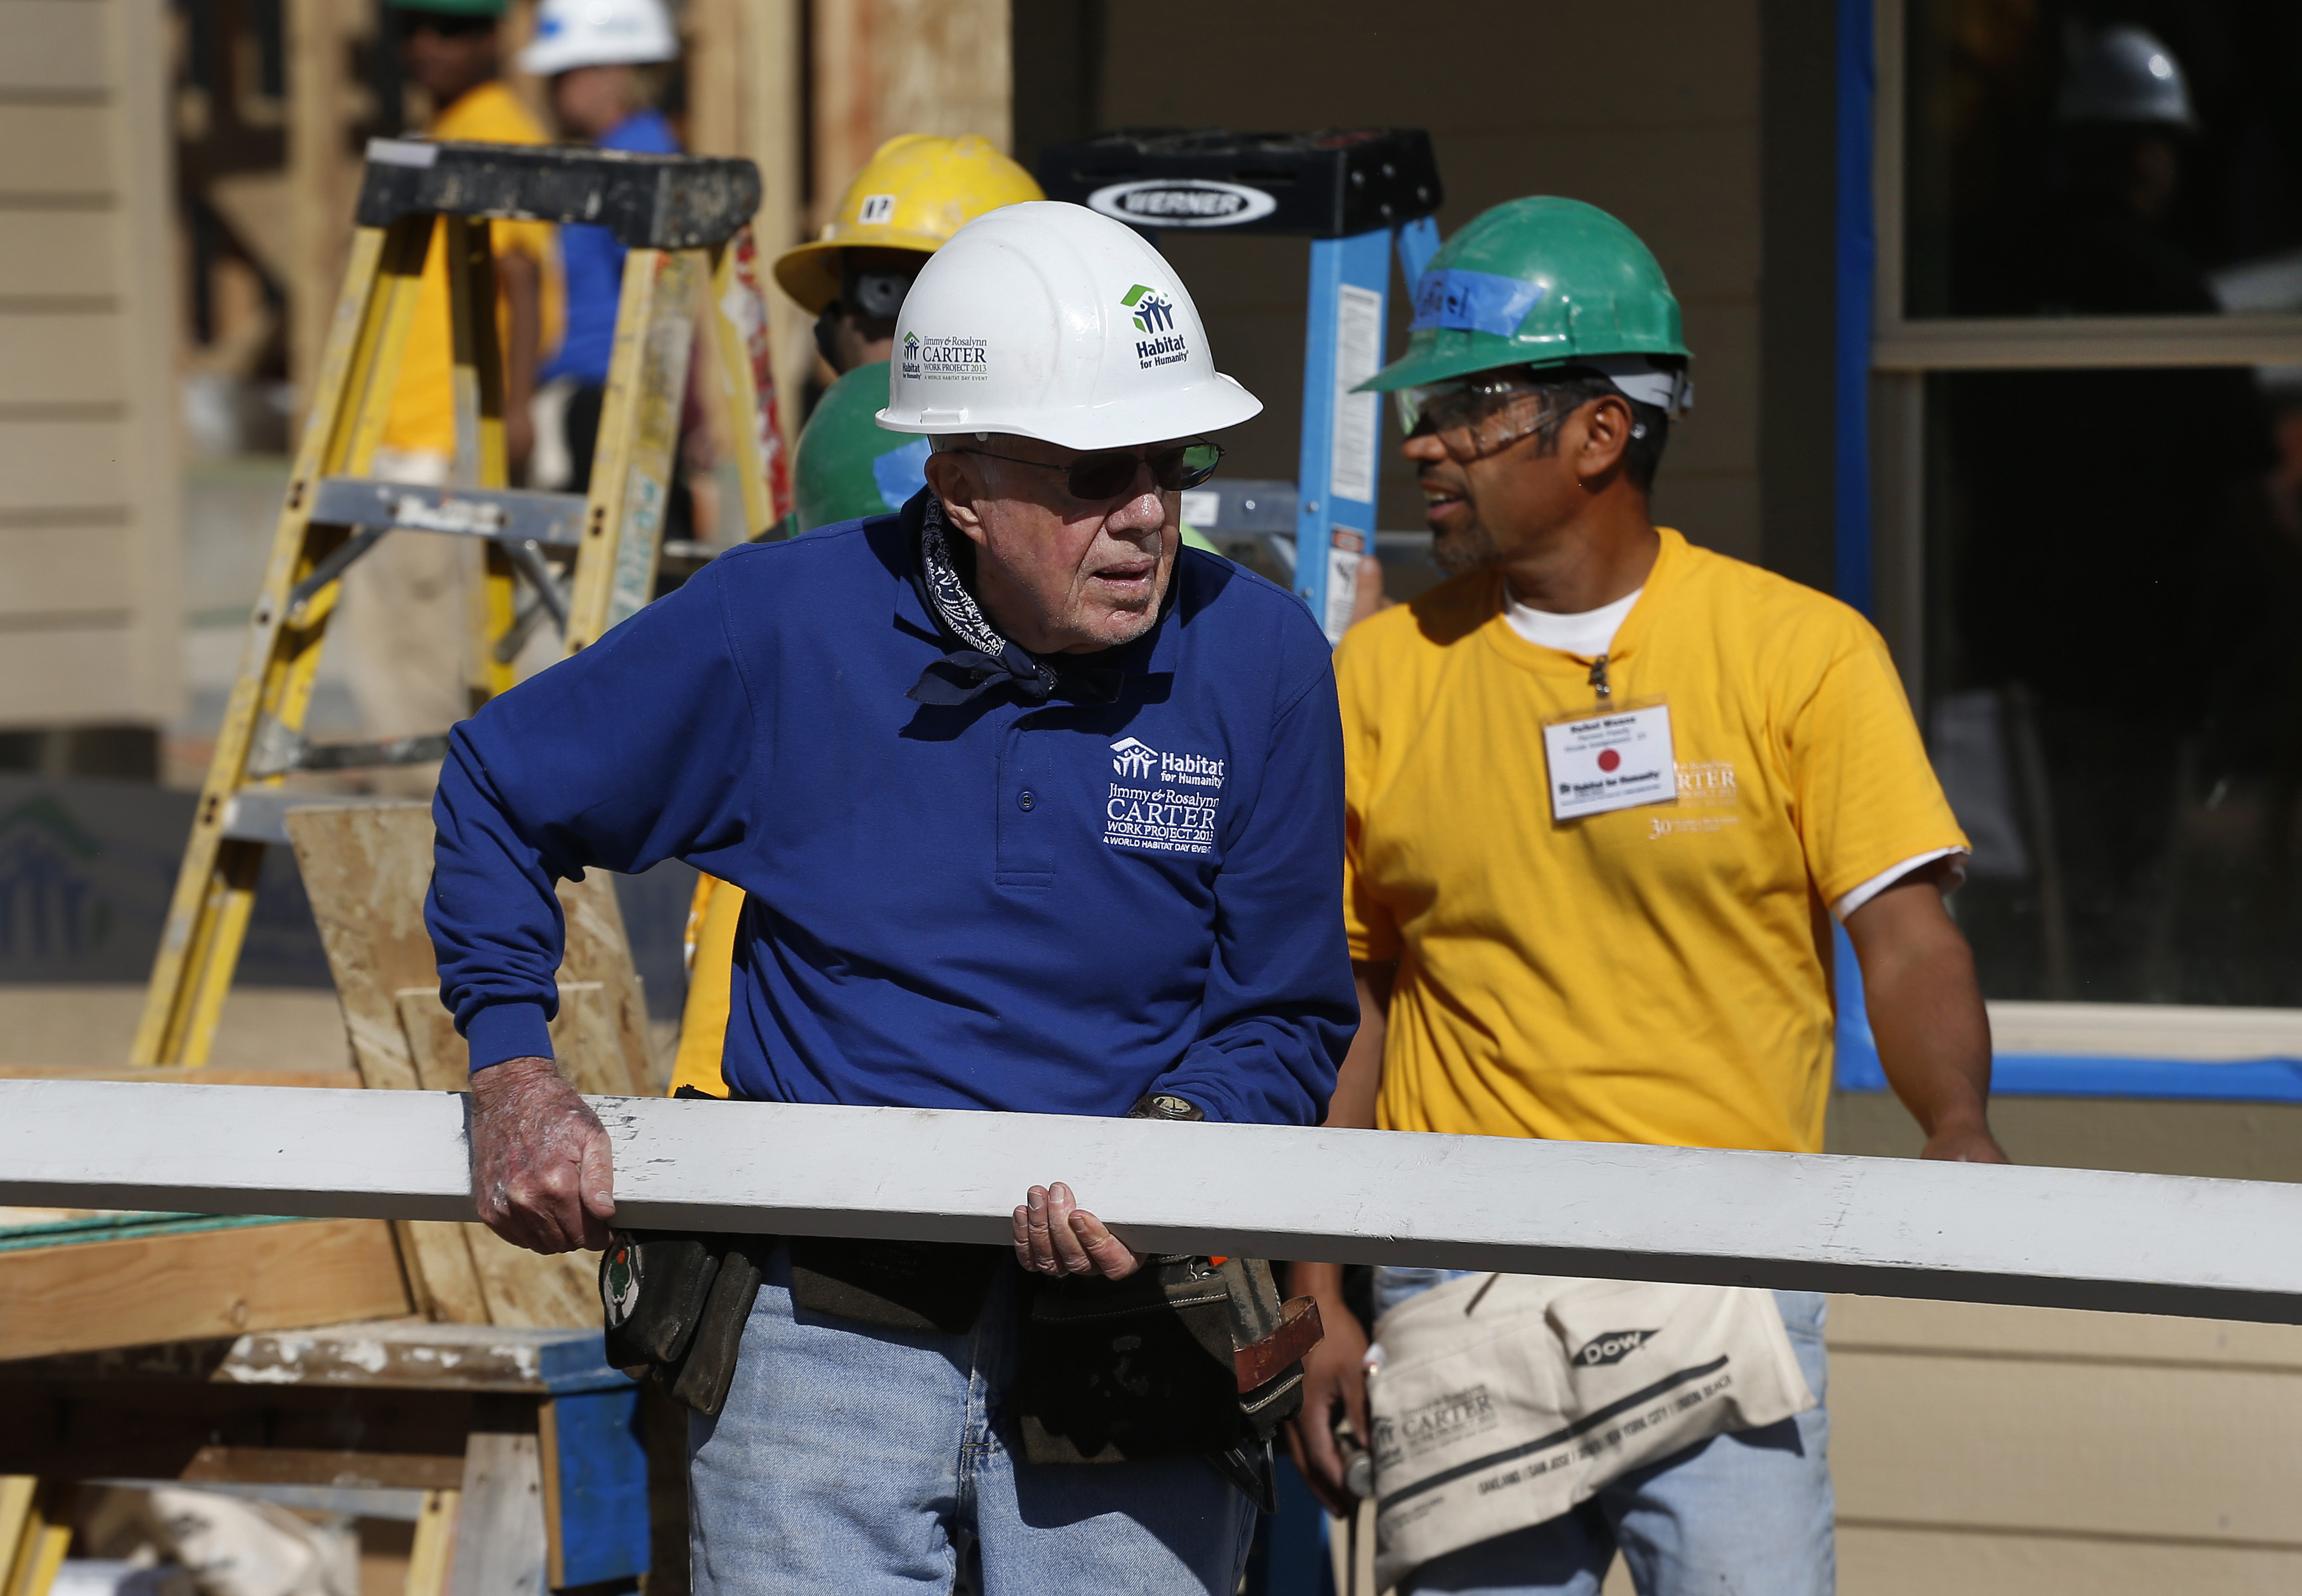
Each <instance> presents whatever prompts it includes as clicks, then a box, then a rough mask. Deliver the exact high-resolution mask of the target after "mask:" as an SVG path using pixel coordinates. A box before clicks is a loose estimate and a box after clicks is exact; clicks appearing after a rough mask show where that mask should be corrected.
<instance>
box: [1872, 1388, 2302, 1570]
mask: <svg viewBox="0 0 2302 1596" xmlns="http://www.w3.org/2000/svg"><path fill="white" fill-rule="evenodd" d="M1829 1396H1830V1408H1831V1434H1830V1453H1831V1466H1832V1473H1833V1474H1834V1475H1835V1476H1836V1481H1837V1491H1838V1508H1839V1511H1840V1512H1841V1513H1843V1514H1844V1515H1845V1516H1848V1517H1850V1518H1855V1519H1868V1520H1878V1521H1893V1522H1897V1523H1903V1524H1940V1525H1957V1526H1961V1527H1964V1528H1968V1529H1979V1530H1995V1531H2004V1532H2008V1533H2045V1534H2054V1535H2062V1536H2097V1535H2098V1536H2115V1537H2126V1536H2143V1537H2156V1538H2160V1539H2168V1540H2179V1541H2193V1542H2200V1543H2214V1542H2217V1541H2227V1542H2231V1543H2236V1544H2242V1545H2256V1546H2269V1545H2277V1546H2282V1547H2285V1548H2287V1549H2289V1550H2294V1551H2298V1552H2302V1506H2298V1504H2297V1502H2296V1500H2295V1492H2294V1441H2293V1437H2294V1435H2295V1433H2296V1432H2297V1431H2298V1429H2302V1380H2297V1379H2296V1378H2295V1377H2294V1376H2293V1375H2292V1374H2290V1373H2259V1372H2256V1371H2253V1370H2244V1369H2240V1370H2215V1371H2203V1370H2193V1369H2179V1368H2176V1369H2169V1368H2160V1367H2133V1366H2129V1365H2116V1364H2100V1363H2083V1364H2079V1363H2051V1362H2042V1361H2024V1362H2015V1361H2010V1360H2005V1359H1994V1358H1961V1357H1911V1356H1908V1355H1904V1354H1895V1353H1853V1354H1842V1355H1840V1356H1837V1357H1834V1358H1833V1359H1832V1360H1831V1369H1830V1392H1829Z"/></svg>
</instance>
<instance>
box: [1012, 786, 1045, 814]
mask: <svg viewBox="0 0 2302 1596" xmlns="http://www.w3.org/2000/svg"><path fill="white" fill-rule="evenodd" d="M1038 801H1039V798H1038V794H1036V793H1034V792H1032V791H1031V789H1030V788H1029V787H1025V788H1024V789H1023V790H1022V791H1021V792H1020V793H1018V794H1015V807H1016V808H1017V809H1020V810H1021V811H1023V812H1024V813H1026V814H1029V812H1030V811H1031V806H1032V805H1033V804H1035V803H1037V802H1038Z"/></svg>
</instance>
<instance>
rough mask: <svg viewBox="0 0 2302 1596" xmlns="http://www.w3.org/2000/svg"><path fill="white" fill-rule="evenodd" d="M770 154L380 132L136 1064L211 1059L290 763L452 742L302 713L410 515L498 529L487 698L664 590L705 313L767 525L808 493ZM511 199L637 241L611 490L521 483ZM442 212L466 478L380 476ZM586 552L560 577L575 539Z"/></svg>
mask: <svg viewBox="0 0 2302 1596" xmlns="http://www.w3.org/2000/svg"><path fill="white" fill-rule="evenodd" d="M759 198H760V177H759V171H758V168H756V167H755V166H753V165H752V163H751V162H749V161H743V160H721V159H713V158H704V157H693V156H679V155H623V154H609V153H602V152H598V151H592V150H576V149H558V148H550V147H531V146H513V145H491V144H457V143H428V142H417V141H412V140H393V139H377V140H374V142H372V143H371V144H370V145H369V146H368V151H367V168H366V173H365V180H364V181H363V183H362V186H361V190H360V198H359V208H358V217H357V220H358V231H357V233H356V234H355V236H354V239H353V243H352V251H351V265H350V267H349V270H348V271H347V273H345V278H344V287H343V292H342V294H341V296H340V298H339V299H338V300H337V303H336V311H335V318H334V320H333V322H332V323H331V325H330V328H329V332H328V342H327V348H326V350H325V352H324V354H323V357H322V359H321V363H320V369H319V376H318V380H317V386H316V389H315V392H314V394H313V396H312V409H311V415H310V418H309V420H308V421H307V423H306V424H305V428H304V436H303V441H302V443H301V445H300V447H299V448H298V451H297V456H296V464H295V472H294V475H293V476H292V477H291V478H290V482H289V484H288V492H287V497H286V500H285V501H284V502H283V504H282V505H281V511H280V520H279V527H278V531H277V532H276V533H274V534H273V543H272V555H271V559H270V562H269V563H268V564H267V565H266V566H265V576H264V587H263V591H262V592H260V593H259V594H258V595H257V597H256V608H255V612H254V615H253V617H252V618H251V620H250V624H249V628H248V646H247V649H246V651H245V652H244V653H243V654H242V656H241V663H240V670H239V678H238V680H237V681H236V682H235V683H234V684H233V686H232V692H231V700H230V702H229V705H228V707H227V708H226V710H225V711H224V718H223V728H222V729H221V730H220V731H219V732H218V734H217V736H216V743H215V752H214V758H213V760H212V761H211V763H210V765H209V768H208V776H207V780H206V784H205V785H203V786H202V787H201V789H200V801H199V806H198V808H197V811H195V816H194V819H193V823H192V834H191V838H190V841H189V844H187V846H186V847H185V850H184V859H183V865H182V868H181V872H180V873H179V875H178V876H177V878H176V890H175V895H174V896H173V898H172V900H171V901H170V903H169V906H168V918H167V921H166V924H165V926H164V928H163V931H162V934H161V938H160V950H159V953H158V955H157V956H156V957H155V960H154V962H153V966H152V982H151V987H150V990H149V992H148V993H147V996H146V999H145V1006H144V1015H143V1019H142V1021H141V1022H140V1023H139V1026H138V1028H137V1032H136V1041H135V1046H134V1051H133V1053H132V1054H131V1062H132V1063H139V1064H174V1065H194V1064H203V1063H206V1062H207V1057H208V1048H209V1044H210V1043H211V1041H212V1040H213V1039H214V1035H215V1029H216V1022H217V1020H218V1018H219V1017H220V1016H221V1014H222V1012H223V1002H224V998H225V995H227V994H228V993H229V991H230V990H231V979H232V973H233V970H235V968H236V967H237V966H238V964H239V953H240V945H241V943H242V942H243V940H244V939H245V937H246V936H247V932H248V917H249V914H250V912H251V911H252V910H253V909H254V907H255V902H256V879H257V877H258V875H259V873H260V872H261V870H262V868H263V863H264V851H265V848H266V847H268V846H273V845H276V844H280V843H282V842H284V841H285V833H284V830H283V829H282V814H283V811H284V809H285V807H286V806H287V804H288V802H290V798H289V794H287V792H286V791H285V790H284V789H283V785H282V784H283V782H284V781H285V779H286V777H288V776H289V775H290V773H291V772H294V771H298V770H322V769H359V768H365V767H372V766H382V765H391V764H407V763H417V762H424V761H428V760H436V759H438V758H440V757H441V754H442V753H443V752H445V750H446V746H447V738H446V728H445V727H442V728H441V733H440V735H434V736H422V737H407V738H399V739H396V740H394V741H392V742H390V743H354V744H338V745H329V744H315V743H311V742H309V741H308V740H307V738H306V737H305V736H304V734H303V725H304V717H305V713H306V710H307V708H308V707H309V705H310V702H311V697H312V688H313V682H314V677H315V673H316V671H317V669H318V666H319V661H320V649H321V645H322V643H323V641H324V639H325V637H326V634H327V627H328V619H329V617H330V615H331V614H332V612H333V610H334V608H335V605H336V602H337V599H338V596H339V594H340V591H341V589H340V581H341V578H342V576H343V574H344V572H345V570H346V569H347V568H349V567H350V565H351V564H352V563H353V561H355V560H357V559H358V558H359V557H360V556H361V555H362V554H365V552H367V550H370V549H372V548H373V547H374V546H375V544H376V542H378V541H379V540H380V539H382V538H383V537H385V536H387V535H396V536H405V535H407V534H408V533H427V534H433V535H450V536H465V537H475V538H479V539H482V540H484V543H485V548H486V558H485V565H486V576H485V583H484V587H483V595H482V602H480V603H479V604H477V605H475V615H474V633H475V635H474V638H473V646H474V659H475V671H474V673H473V682H474V686H473V693H472V696H473V698H474V701H475V702H474V705H473V707H474V708H475V709H476V708H477V707H478V704H479V702H480V701H484V700H485V699H486V698H488V697H490V696H492V695H493V694H495V693H500V692H503V691H504V690H505V689H507V688H508V687H509V686H511V685H512V680H513V677H512V661H513V659H515V657H516V656H517V654H518V653H519V651H520V648H521V646H522V645H523V644H524V643H525V642H526V641H527V639H528V637H529V636H530V635H531V634H532V633H533V630H534V629H535V628H536V627H537V626H540V625H542V623H543V621H544V620H545V619H546V618H547V617H548V618H549V620H550V622H551V623H552V624H554V625H556V626H558V627H559V630H560V632H561V634H562V636H563V637H564V639H565V641H566V644H567V650H568V651H569V652H571V653H572V652H574V651H576V650H577V649H580V648H583V647H584V645H585V644H587V643H591V642H592V640H593V639H595V638H597V637H599V636H600V635H601V634H603V633H605V632H606V631H607V630H608V628H609V627H610V626H614V625H616V623H617V622H618V621H621V620H623V619H625V618H626V617H628V616H630V615H631V614H633V613H634V611H636V610H637V609H640V607H641V606H643V605H644V604H645V603H646V602H647V601H648V600H649V598H650V596H651V593H652V592H653V591H654V586H655V581H656V574H657V567H658V564H659V562H660V559H661V558H662V552H663V529H664V517H665V511H666V508H668V504H669V501H670V494H671V488H672V481H673V478H672V472H673V466H674V460H675V457H676V448H677V444H678V438H679V422H680V412H681V407H682V404H683V401H684V400H685V397H686V392H687V385H688V365H689V359H690V355H691V352H692V351H693V349H694V347H695V342H696V334H697V332H698V330H699V323H700V322H702V323H710V332H711V336H710V339H709V340H708V341H709V343H710V346H711V348H712V349H714V350H716V351H717V365H718V368H719V370H718V374H719V378H720V380H719V381H718V382H705V383H703V384H702V386H703V388H704V390H705V391H706V392H707V393H708V394H709V395H710V401H711V403H712V405H713V407H714V408H715V410H716V411H717V412H718V414H717V417H716V419H717V421H718V434H719V437H720V438H721V440H722V441H724V442H727V443H729V444H730V445H732V447H733V448H734V449H735V453H736V465H737V476H738V478H739V480H740V482H741V484H742V495H743V515H744V525H746V526H749V527H751V528H752V529H754V530H755V531H757V530H764V529H765V528H767V527H769V526H770V525H774V524H775V523H776V522H777V521H778V520H779V519H780V518H781V517H782V516H783V514H784V512H785V510H786V508H788V504H789V497H790V494H789V487H788V475H787V471H786V463H785V459H784V455H783V450H782V446H781V441H780V439H779V438H778V436H777V432H776V423H775V397H774V389H773V386H772V383H771V380H770V378H769V374H768V361H767V354H768V350H767V315H766V307H765V305H764V302H763V300H762V298H761V295H760V272H759V265H758V258H757V256H756V253H755V251H754V249H753V248H752V237H751V231H750V227H749V223H750V219H751V216H752V213H753V212H754V211H755V210H756V209H757V208H758V206H759ZM490 218H500V219H505V220H519V221H542V222H550V223H592V224H595V225H602V226H606V227H608V228H609V229H610V230H611V231H613V232H614V233H615V235H616V237H617V239H618V241H619V242H621V243H623V244H624V245H625V246H626V248H628V250H629V253H628V255H627V256H626V258H625V264H624V279H623V295H622V299H621V302H620V303H619V305H618V310H617V319H616V336H615V346H614V353H613V356H612V358H611V360H610V363H609V371H608V385H607V391H606V393H605V395H604V397H603V400H602V404H601V418H600V433H599V442H598V444H597V447H596V449H595V452H594V455H593V460H592V481H591V488H590V491H589V493H588V494H586V495H584V496H582V497H578V496H576V495H574V494H563V493H541V492H530V491H518V490H515V489H513V488H511V487H510V486H509V475H508V470H507V467H506V456H505V449H504V424H503V367H502V356H501V352H500V349H498V347H497V334H496V316H495V305H496V288H495V261H494V256H493V254H492V253H491V249H490V248H489V240H488V222H489V219H490ZM435 227H436V228H439V229H441V230H444V232H445V235H446V254H447V260H448V283H449V321H450V323H451V327H452V336H453V341H454V350H453V360H454V365H453V390H454V399H455V422H456V461H455V467H454V470H453V472H452V474H451V480H452V482H453V483H454V484H455V485H453V486H450V487H448V488H444V489H442V488H437V487H424V486H416V485H412V484H406V483H391V482H381V481H376V480H374V479H373V478H372V477H371V476H370V475H369V473H370V471H371V469H372V467H373V463H374V455H375V450H376V445H377V441H378V440H379V439H380V438H381V436H382V432H383V427H384V422H385V418H386V416H388V415H389V414H390V411H391V399H392V394H393V391H394V390H395V389H396V388H397V386H398V384H399V365H400V351H401V349H402V347H403V345H404V344H405V342H406V340H407V331H408V327H409V325H410V323H411V321H412V319H413V316H414V313H415V309H416V294H417V285H418V283H419V281H420V280H421V278H422V274H423V270H424V258H425V256H426V254H427V252H428V251H429V249H430V247H431V241H432V236H433V229H434V228H435ZM555 555H557V556H559V558H560V559H563V560H570V561H572V565H573V571H572V575H571V576H570V577H569V578H568V579H567V581H566V582H565V584H563V583H562V580H561V579H560V577H559V575H557V574H556V573H555V572H554V571H553V569H552V557H553V556H555Z"/></svg>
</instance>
